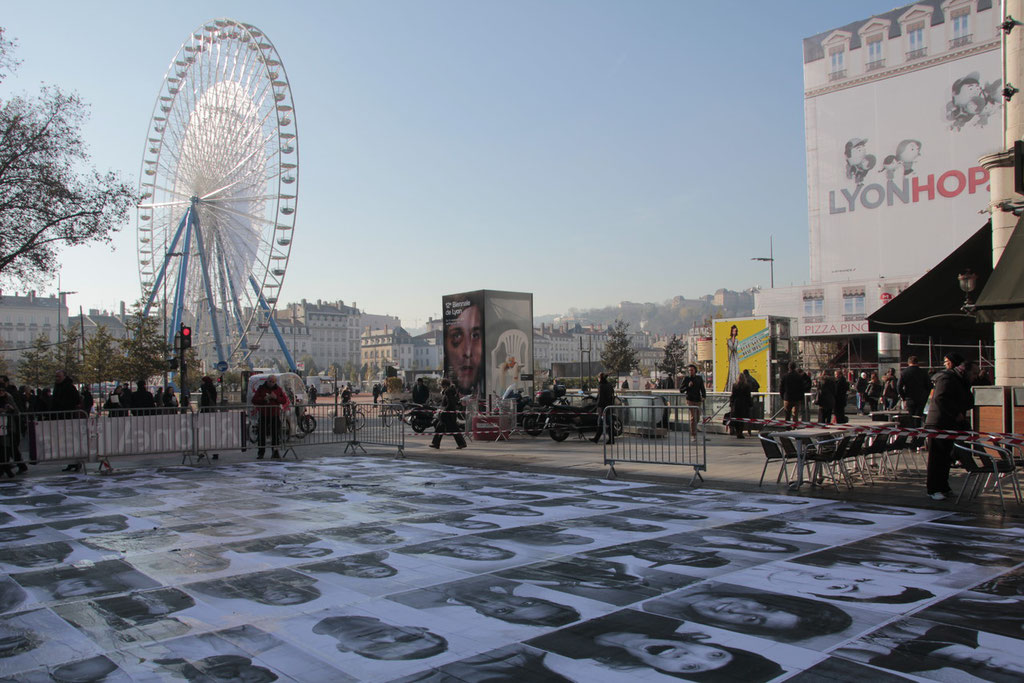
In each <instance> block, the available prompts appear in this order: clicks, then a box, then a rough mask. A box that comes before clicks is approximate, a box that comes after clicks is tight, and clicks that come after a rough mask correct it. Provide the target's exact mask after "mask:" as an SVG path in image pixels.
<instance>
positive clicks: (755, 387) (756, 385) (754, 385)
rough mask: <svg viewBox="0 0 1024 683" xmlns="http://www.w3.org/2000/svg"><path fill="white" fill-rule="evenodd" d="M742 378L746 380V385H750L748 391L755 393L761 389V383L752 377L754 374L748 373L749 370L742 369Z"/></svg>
mask: <svg viewBox="0 0 1024 683" xmlns="http://www.w3.org/2000/svg"><path fill="white" fill-rule="evenodd" d="M743 379H745V380H746V381H747V386H749V387H750V393H752V394H756V393H757V392H759V391H761V383H760V382H758V381H757V380H756V379H754V376H753V375H751V374H750V370H744V371H743Z"/></svg>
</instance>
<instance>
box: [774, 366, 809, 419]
mask: <svg viewBox="0 0 1024 683" xmlns="http://www.w3.org/2000/svg"><path fill="white" fill-rule="evenodd" d="M779 398H781V399H782V419H783V420H786V421H787V422H796V421H798V420H799V419H800V406H802V405H803V402H804V378H803V375H801V374H800V373H799V372H798V371H797V369H796V363H794V362H792V361H790V363H789V372H787V373H786V374H785V375H783V376H782V379H781V380H780V381H779Z"/></svg>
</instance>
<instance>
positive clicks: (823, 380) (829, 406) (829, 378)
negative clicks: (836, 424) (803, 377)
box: [814, 370, 836, 424]
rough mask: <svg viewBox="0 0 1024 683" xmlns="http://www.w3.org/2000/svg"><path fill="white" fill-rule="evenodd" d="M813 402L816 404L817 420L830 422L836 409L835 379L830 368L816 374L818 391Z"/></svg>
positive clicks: (823, 422) (825, 422)
mask: <svg viewBox="0 0 1024 683" xmlns="http://www.w3.org/2000/svg"><path fill="white" fill-rule="evenodd" d="M814 404H815V405H816V406H818V422H820V423H822V424H828V423H830V422H832V415H833V414H834V413H835V410H836V380H835V375H834V374H833V373H832V371H831V370H822V371H821V372H820V373H819V374H818V391H817V396H815V398H814Z"/></svg>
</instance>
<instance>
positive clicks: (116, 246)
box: [0, 0, 898, 327]
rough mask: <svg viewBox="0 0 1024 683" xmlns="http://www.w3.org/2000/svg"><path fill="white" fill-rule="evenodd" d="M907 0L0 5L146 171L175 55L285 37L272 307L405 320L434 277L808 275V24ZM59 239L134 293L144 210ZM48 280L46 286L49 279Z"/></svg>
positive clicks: (102, 140) (525, 281)
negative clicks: (228, 21)
mask: <svg viewBox="0 0 1024 683" xmlns="http://www.w3.org/2000/svg"><path fill="white" fill-rule="evenodd" d="M894 6H898V5H895V4H894V3H893V2H892V0H884V1H882V0H879V1H875V0H863V1H860V2H854V1H844V2H838V1H825V2H823V1H822V0H793V1H788V0H780V1H779V2H755V1H753V0H748V1H741V2H730V3H718V2H702V3H698V2H689V1H683V0H617V1H602V0H560V1H559V0H549V1H540V0H515V1H513V0H508V1H506V2H493V1H486V0H432V1H425V0H403V1H380V2H371V1H369V0H364V1H362V2H347V1H339V2H331V3H328V2H301V1H300V2H280V1H278V2H262V1H249V2H192V1H189V0H182V1H179V2H174V3H159V4H158V3H142V2H138V1H137V0H136V1H134V2H120V1H116V2H115V1H109V0H104V1H103V2H91V3H84V2H64V1H57V2H47V3H40V2H8V3H4V10H3V14H2V16H0V25H3V26H4V27H6V29H7V30H8V34H9V37H11V38H14V39H16V40H17V41H18V48H17V51H16V56H17V57H18V58H19V59H21V61H22V66H21V68H20V69H19V70H18V72H17V73H16V74H15V75H14V76H13V77H11V78H9V79H8V80H7V81H6V82H5V83H4V84H3V85H0V97H4V96H6V95H7V94H9V93H11V92H12V91H22V90H29V91H32V90H36V89H37V87H38V84H39V83H42V82H46V83H51V84H55V85H59V86H61V87H62V88H65V89H69V90H75V91H77V92H79V93H80V94H81V95H82V96H83V97H84V99H85V100H86V101H88V102H89V103H90V104H91V107H92V118H91V120H90V122H89V123H88V125H87V128H86V137H87V140H88V141H89V143H90V147H91V151H92V154H93V162H94V164H95V165H96V166H97V167H98V168H99V169H101V170H107V169H113V170H117V171H120V172H122V173H123V174H124V175H125V177H126V178H128V179H130V180H131V182H132V183H133V184H135V183H137V182H138V172H139V165H140V163H141V158H142V152H143V142H144V141H145V136H146V129H147V124H148V121H149V116H150V113H151V111H152V107H153V102H154V99H155V98H156V96H157V93H158V90H159V88H160V84H161V82H162V78H163V75H164V72H165V71H166V68H167V65H168V63H169V62H170V60H171V58H172V57H173V56H174V54H175V53H176V52H177V50H178V47H179V46H180V45H181V43H182V42H183V41H185V39H186V38H188V36H189V35H190V33H191V32H192V31H193V30H194V29H195V28H196V27H198V26H199V25H201V24H202V23H204V22H206V21H208V20H210V19H213V18H215V17H221V16H226V17H230V18H233V19H237V20H240V21H244V22H248V23H252V24H255V25H256V26H258V27H259V28H261V29H262V30H263V31H264V32H265V33H266V34H267V35H268V36H269V37H270V39H271V40H272V41H273V42H274V44H275V46H276V47H277V49H278V52H279V53H280V54H281V56H282V59H283V61H284V65H285V67H286V69H287V71H288V76H289V78H290V80H291V86H292V93H293V96H294V98H295V105H296V114H297V122H298V130H299V148H300V155H301V179H300V189H299V204H298V212H297V216H298V222H297V229H296V236H295V241H294V246H293V249H292V259H291V263H290V266H289V272H288V275H287V277H286V280H285V286H284V291H283V292H282V301H292V300H297V299H300V298H303V297H304V298H307V299H317V298H322V299H330V300H333V299H339V298H340V299H344V300H345V301H346V303H351V302H352V301H355V302H357V304H358V305H359V307H360V308H365V309H367V310H368V311H369V312H374V313H390V314H393V315H399V316H401V317H402V319H403V322H404V323H405V324H406V325H408V326H410V327H412V326H417V325H421V324H423V322H424V321H425V320H426V318H427V317H430V316H436V315H438V314H439V313H440V297H441V295H442V294H446V293H454V292H459V291H464V290H470V289H481V288H487V289H506V290H518V291H532V292H533V293H534V312H535V313H536V314H537V315H542V314H546V313H555V312H562V311H564V310H566V309H568V308H569V307H578V308H590V307H597V306H605V305H609V304H616V303H618V302H619V301H621V300H630V301H663V300H665V299H668V298H670V297H672V296H675V295H679V294H682V295H685V296H690V297H695V296H699V295H701V294H705V293H710V292H713V291H714V290H716V289H718V288H720V287H727V288H730V289H736V290H739V289H744V288H747V287H751V286H754V285H761V286H764V287H767V286H768V267H767V264H764V263H757V262H752V261H750V257H752V256H766V255H767V253H768V237H769V235H774V238H775V256H776V258H777V261H776V263H775V280H776V284H778V285H788V284H790V283H800V282H803V281H805V280H806V279H807V276H808V256H807V208H806V199H807V192H806V181H805V156H804V138H803V73H802V48H801V40H802V39H803V38H804V37H806V36H810V35H814V34H816V33H819V32H821V31H825V30H828V29H831V28H834V27H837V26H840V25H843V24H845V23H848V22H850V21H854V20H857V19H861V18H865V17H867V16H870V15H872V14H876V13H879V12H883V11H886V10H888V9H891V8H892V7H894ZM112 247H113V248H111V246H98V247H91V248H78V249H74V250H69V251H67V252H65V256H64V259H63V262H64V266H63V271H62V273H63V287H64V289H68V290H77V291H78V292H79V295H77V296H74V297H71V300H70V305H71V307H72V309H73V310H75V311H77V308H78V306H79V305H83V306H85V307H86V308H89V307H105V308H113V307H114V306H116V304H117V302H118V301H120V300H122V299H124V300H128V301H129V302H130V301H132V300H134V299H135V298H137V297H138V296H139V279H138V266H137V263H136V252H135V224H134V217H133V219H132V222H131V223H130V224H129V225H126V226H125V227H124V229H123V232H122V233H121V234H120V235H119V236H118V237H117V238H115V241H114V243H113V245H112ZM55 289H56V283H54V285H53V287H52V288H51V291H52V290H55Z"/></svg>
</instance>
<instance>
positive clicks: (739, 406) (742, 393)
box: [729, 373, 754, 439]
mask: <svg viewBox="0 0 1024 683" xmlns="http://www.w3.org/2000/svg"><path fill="white" fill-rule="evenodd" d="M753 408H754V399H753V397H751V395H750V384H748V383H747V375H745V374H742V373H741V374H740V376H739V379H737V380H736V383H735V384H733V385H732V393H731V394H730V395H729V412H731V413H732V417H733V418H737V419H749V418H750V413H751V411H752V410H753ZM746 427H747V423H746V422H738V421H732V422H730V423H729V429H730V430H731V431H732V433H733V434H735V435H736V438H737V439H742V438H743V430H744V429H745V428H746Z"/></svg>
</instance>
